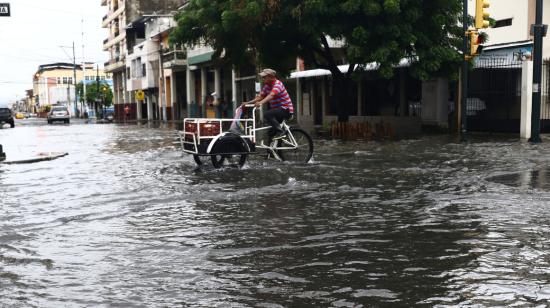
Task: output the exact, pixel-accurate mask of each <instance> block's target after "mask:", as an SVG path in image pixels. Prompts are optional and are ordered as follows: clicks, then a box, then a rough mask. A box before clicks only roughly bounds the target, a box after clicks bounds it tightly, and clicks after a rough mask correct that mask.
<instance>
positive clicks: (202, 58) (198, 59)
mask: <svg viewBox="0 0 550 308" xmlns="http://www.w3.org/2000/svg"><path fill="white" fill-rule="evenodd" d="M213 55H214V52H213V51H210V52H206V53H203V54H200V55H198V56H192V57H189V58H187V63H188V64H189V65H195V64H199V63H203V62H208V61H210V60H212V56H213Z"/></svg>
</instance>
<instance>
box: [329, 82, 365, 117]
mask: <svg viewBox="0 0 550 308" xmlns="http://www.w3.org/2000/svg"><path fill="white" fill-rule="evenodd" d="M361 83H362V82H361V79H359V80H358V81H357V115H358V116H361V115H362V114H363V104H362V102H363V87H362V86H361ZM324 92H325V87H323V95H324Z"/></svg>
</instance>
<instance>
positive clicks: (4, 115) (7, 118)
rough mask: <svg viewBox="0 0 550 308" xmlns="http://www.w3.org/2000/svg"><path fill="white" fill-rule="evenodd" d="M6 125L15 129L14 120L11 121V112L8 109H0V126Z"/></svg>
mask: <svg viewBox="0 0 550 308" xmlns="http://www.w3.org/2000/svg"><path fill="white" fill-rule="evenodd" d="M4 123H8V124H9V125H10V126H11V128H14V127H15V120H14V119H13V112H11V109H10V108H6V107H0V124H4Z"/></svg>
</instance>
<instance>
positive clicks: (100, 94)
mask: <svg viewBox="0 0 550 308" xmlns="http://www.w3.org/2000/svg"><path fill="white" fill-rule="evenodd" d="M76 93H77V95H78V96H79V97H81V99H82V97H83V96H84V93H83V90H82V82H79V83H78V84H77V85H76ZM85 101H86V102H87V103H95V102H96V101H102V102H103V104H104V105H105V106H106V107H109V106H111V105H112V104H113V91H112V90H111V87H109V85H108V84H107V83H105V82H103V83H100V84H99V91H98V87H97V83H96V82H93V83H89V84H87V85H86V99H85Z"/></svg>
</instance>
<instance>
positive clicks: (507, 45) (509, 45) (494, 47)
mask: <svg viewBox="0 0 550 308" xmlns="http://www.w3.org/2000/svg"><path fill="white" fill-rule="evenodd" d="M529 45H533V41H531V40H527V41H518V42H509V43H501V44H494V45H484V46H483V50H484V51H489V50H498V49H505V48H512V47H522V46H529Z"/></svg>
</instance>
